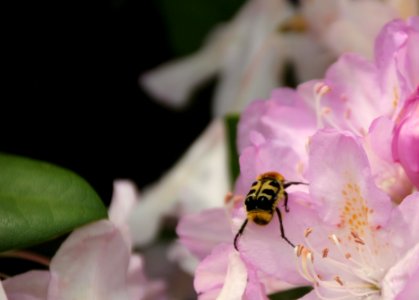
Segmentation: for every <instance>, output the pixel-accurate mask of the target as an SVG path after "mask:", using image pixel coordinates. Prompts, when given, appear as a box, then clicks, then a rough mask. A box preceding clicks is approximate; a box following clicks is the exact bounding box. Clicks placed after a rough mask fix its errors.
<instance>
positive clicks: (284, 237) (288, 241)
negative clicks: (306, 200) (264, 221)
mask: <svg viewBox="0 0 419 300" xmlns="http://www.w3.org/2000/svg"><path fill="white" fill-rule="evenodd" d="M275 209H276V213H277V214H278V219H279V228H280V229H281V237H282V238H283V239H284V240H286V241H287V243H288V244H290V245H291V246H292V247H293V248H295V246H294V244H293V243H291V242H290V240H289V239H288V238H287V237H286V236H285V232H284V225H283V224H282V216H281V212H280V211H279V209H278V207H276V208H275Z"/></svg>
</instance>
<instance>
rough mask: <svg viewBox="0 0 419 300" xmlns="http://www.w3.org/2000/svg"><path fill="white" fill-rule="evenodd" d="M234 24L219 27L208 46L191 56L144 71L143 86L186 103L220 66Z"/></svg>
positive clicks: (160, 96)
mask: <svg viewBox="0 0 419 300" xmlns="http://www.w3.org/2000/svg"><path fill="white" fill-rule="evenodd" d="M230 30H231V29H230V27H229V26H226V27H225V28H224V27H223V28H217V29H216V30H214V32H212V34H210V38H209V40H208V41H207V43H206V44H205V45H204V47H203V48H202V49H201V50H200V51H199V52H197V53H195V54H193V55H190V56H188V57H185V58H182V59H179V60H175V61H171V62H168V63H166V64H163V65H162V66H160V67H158V68H156V69H154V70H152V71H150V72H148V73H146V74H144V75H143V76H142V77H141V78H140V83H141V84H142V86H143V87H144V88H145V89H146V90H147V91H148V92H149V93H150V94H152V95H153V96H154V97H156V99H157V100H160V101H162V103H164V104H167V105H169V106H172V107H174V108H179V107H182V106H183V105H184V104H185V102H186V100H188V98H189V97H190V95H191V93H192V92H193V90H194V89H195V88H196V87H197V85H198V84H200V83H201V82H203V81H204V80H206V79H208V78H209V77H211V76H212V75H214V74H215V72H216V71H217V69H218V68H219V66H220V60H221V57H222V55H223V51H224V48H225V47H224V44H225V43H227V42H228V41H229V39H228V36H229V34H230Z"/></svg>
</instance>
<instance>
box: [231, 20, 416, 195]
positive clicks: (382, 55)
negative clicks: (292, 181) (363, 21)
mask: <svg viewBox="0 0 419 300" xmlns="http://www.w3.org/2000/svg"><path fill="white" fill-rule="evenodd" d="M417 23H419V18H418V17H413V18H411V19H409V20H407V21H405V22H404V21H400V20H396V21H393V22H390V23H389V24H388V25H386V26H385V27H384V28H383V30H382V31H381V33H380V34H379V36H378V38H377V40H376V45H375V48H376V51H375V53H376V54H375V59H376V62H375V63H372V62H369V61H368V60H366V59H364V58H362V57H361V56H359V55H356V54H345V55H342V56H341V58H340V59H339V60H338V61H337V62H336V63H335V64H334V65H332V66H331V67H330V68H329V69H328V71H327V73H326V77H325V78H324V79H323V80H319V81H311V82H307V83H304V84H302V85H300V86H299V87H298V89H297V90H296V91H295V90H291V89H284V88H280V89H277V90H275V91H273V92H272V95H271V98H270V99H269V100H267V101H257V102H254V103H252V104H251V105H249V107H248V108H247V109H246V110H245V112H244V113H243V115H242V118H241V120H240V124H239V138H238V147H239V152H240V153H242V154H243V153H244V152H245V151H249V150H246V148H247V147H257V145H258V144H260V143H261V141H263V140H267V142H268V143H276V144H278V145H286V146H289V147H290V148H291V149H292V150H291V151H292V152H294V159H291V160H287V166H286V168H287V169H292V170H295V171H297V172H298V176H304V174H305V172H306V170H307V166H308V164H307V145H308V144H309V138H310V136H311V135H313V134H314V133H315V132H316V131H317V130H318V129H321V128H324V127H332V128H336V129H338V130H346V131H350V132H352V133H354V134H356V135H358V136H360V137H363V143H364V147H365V149H366V151H367V154H368V156H369V159H370V161H371V163H372V166H373V176H374V178H375V181H376V184H377V185H378V186H379V187H380V188H381V189H383V190H384V191H385V192H387V193H388V194H389V195H391V196H392V199H393V200H394V201H396V202H399V201H400V200H401V199H403V198H404V197H405V196H406V195H408V194H409V193H410V192H411V190H412V182H409V180H408V178H407V177H406V175H405V172H404V171H403V168H402V167H401V166H400V165H399V164H398V163H396V162H395V161H394V159H393V157H392V155H391V143H392V142H391V140H392V133H391V132H392V130H393V128H394V126H395V124H396V120H397V118H398V114H399V112H400V111H401V108H402V107H403V106H404V103H405V101H406V100H407V99H408V97H410V96H411V95H412V94H413V93H414V92H415V90H416V88H417V86H418V84H419V75H418V74H417V70H419V60H418V55H417V53H418V51H415V50H416V48H415V47H416V45H418V44H419V26H418V25H417ZM411 153H414V152H411ZM247 167H248V166H246V168H247ZM283 167H284V166H283Z"/></svg>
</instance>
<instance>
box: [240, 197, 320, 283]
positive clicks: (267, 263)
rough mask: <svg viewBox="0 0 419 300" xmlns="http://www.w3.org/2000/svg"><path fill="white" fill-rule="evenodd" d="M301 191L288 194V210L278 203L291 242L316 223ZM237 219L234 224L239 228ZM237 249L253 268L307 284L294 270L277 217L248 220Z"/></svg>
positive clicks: (293, 263)
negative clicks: (260, 222) (260, 221)
mask: <svg viewBox="0 0 419 300" xmlns="http://www.w3.org/2000/svg"><path fill="white" fill-rule="evenodd" d="M306 198H307V195H306V194H304V193H290V194H289V202H288V205H289V212H288V213H286V212H285V211H284V209H283V208H282V205H283V203H280V204H279V206H280V207H281V208H280V210H281V214H282V219H283V226H284V231H285V235H286V237H287V238H288V239H289V240H290V241H291V242H292V243H294V244H295V245H297V244H299V243H301V242H302V241H303V235H304V230H305V229H307V228H308V227H312V226H315V225H316V224H318V222H319V219H318V217H317V215H316V213H315V211H314V210H313V209H312V208H310V204H309V200H308V199H306ZM242 222H243V220H241V222H238V223H237V227H236V230H237V231H238V230H239V226H240V225H241V223H242ZM238 248H239V251H240V253H241V254H242V256H243V258H244V259H245V260H246V261H247V262H249V264H251V265H252V266H254V267H255V268H256V269H258V270H260V271H262V272H264V273H266V274H268V275H271V276H273V277H275V278H277V279H280V280H283V281H285V282H287V283H291V284H307V282H306V281H305V279H303V278H302V277H301V276H300V275H299V274H298V272H297V269H296V257H295V254H294V249H293V248H292V247H291V246H290V245H289V244H288V243H287V242H286V241H285V240H284V239H282V238H281V232H280V226H279V221H278V217H277V215H276V214H275V215H274V218H273V219H272V221H271V222H270V223H269V224H267V225H265V226H260V225H256V224H254V223H253V222H249V223H248V225H247V226H246V228H245V230H244V232H243V234H242V235H241V236H240V237H239V239H238Z"/></svg>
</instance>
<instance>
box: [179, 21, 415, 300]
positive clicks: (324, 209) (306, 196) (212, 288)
mask: <svg viewBox="0 0 419 300" xmlns="http://www.w3.org/2000/svg"><path fill="white" fill-rule="evenodd" d="M238 149H239V154H240V170H241V174H240V177H239V178H238V180H237V182H236V187H235V194H234V195H232V194H231V195H227V197H226V205H225V207H224V208H215V209H210V210H205V211H203V212H201V213H198V214H190V215H186V216H184V217H183V218H182V219H181V222H180V224H179V226H178V228H177V232H178V234H179V236H180V241H181V243H182V244H184V245H185V246H186V247H187V248H188V249H189V250H190V252H191V253H193V254H194V255H195V256H196V257H198V258H199V259H200V263H199V265H198V267H197V268H196V271H195V281H194V285H195V289H196V291H197V293H198V295H199V299H267V296H266V295H267V294H269V293H272V292H274V291H278V290H281V289H283V288H284V286H290V285H291V286H301V285H311V286H312V287H313V291H312V292H310V293H309V294H307V295H306V296H305V297H304V299H418V298H419V289H417V287H415V283H417V282H419V227H418V226H419V223H418V221H417V218H416V217H415V215H417V214H418V213H419V193H418V192H417V189H418V188H419V17H411V18H409V19H408V20H406V21H402V20H395V21H392V22H390V23H388V24H386V25H385V26H384V27H383V29H382V30H381V32H380V33H379V35H378V37H377V38H376V42H375V48H374V58H373V60H372V61H370V60H368V59H365V58H363V57H362V56H360V55H357V54H351V53H348V54H344V55H342V56H341V57H340V58H339V59H338V61H337V62H336V63H334V64H333V65H332V66H331V67H330V68H329V69H328V70H327V72H326V75H325V77H324V78H323V79H322V80H313V81H309V82H306V83H303V84H301V85H300V86H298V88H297V89H296V90H293V89H289V88H279V89H276V90H274V91H273V92H272V95H271V97H270V98H269V99H268V100H264V101H255V102H253V103H251V104H250V105H249V106H248V107H247V108H246V110H245V111H244V113H243V114H242V115H241V119H240V123H239V127H238ZM268 171H277V172H281V173H282V174H283V175H284V177H285V178H286V179H287V180H289V181H302V182H308V183H309V185H308V186H304V185H299V186H295V187H290V188H289V189H288V192H289V204H288V205H289V212H288V213H286V212H285V210H282V212H283V213H282V215H283V219H284V222H283V223H284V228H285V233H286V236H287V237H288V239H290V240H291V241H292V242H293V243H294V244H296V245H297V246H296V247H295V248H294V249H293V248H292V247H290V245H289V244H287V243H286V242H284V240H283V239H281V237H280V232H279V224H278V220H276V219H274V220H272V222H271V223H269V224H268V225H266V226H258V225H256V224H253V223H252V222H249V224H248V225H247V227H246V230H245V231H244V232H243V235H242V236H241V237H240V239H239V241H238V249H239V251H236V250H235V249H234V247H233V238H234V235H235V234H236V233H237V231H238V230H239V228H240V225H241V224H242V222H243V220H244V219H245V218H246V211H245V209H244V207H243V199H244V195H246V194H247V192H248V190H249V187H250V186H251V184H252V182H253V181H254V180H255V178H256V177H257V176H258V175H259V174H261V173H264V172H268Z"/></svg>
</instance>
